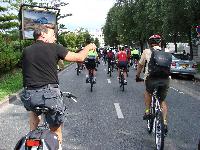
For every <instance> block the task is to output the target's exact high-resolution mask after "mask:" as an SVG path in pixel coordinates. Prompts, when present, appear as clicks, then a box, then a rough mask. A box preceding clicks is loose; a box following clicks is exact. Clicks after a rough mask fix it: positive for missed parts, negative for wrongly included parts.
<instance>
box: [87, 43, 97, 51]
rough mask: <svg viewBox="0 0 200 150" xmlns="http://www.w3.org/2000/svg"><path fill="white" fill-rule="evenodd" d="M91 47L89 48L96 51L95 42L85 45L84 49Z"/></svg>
mask: <svg viewBox="0 0 200 150" xmlns="http://www.w3.org/2000/svg"><path fill="white" fill-rule="evenodd" d="M85 48H86V49H89V50H91V49H92V50H95V51H96V48H97V47H96V45H95V44H94V43H91V44H88V45H87V46H85V47H84V49H85Z"/></svg>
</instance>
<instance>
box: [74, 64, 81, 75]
mask: <svg viewBox="0 0 200 150" xmlns="http://www.w3.org/2000/svg"><path fill="white" fill-rule="evenodd" d="M75 70H76V74H77V76H78V75H79V74H80V73H81V64H80V63H77V68H76V69H75Z"/></svg>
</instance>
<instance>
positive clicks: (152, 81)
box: [145, 77, 169, 101]
mask: <svg viewBox="0 0 200 150" xmlns="http://www.w3.org/2000/svg"><path fill="white" fill-rule="evenodd" d="M145 85H146V91H147V92H148V93H150V94H153V92H154V89H155V88H157V87H158V86H159V88H158V96H159V98H160V100H161V101H163V100H165V98H166V97H167V92H168V89H169V78H168V79H162V78H150V77H147V78H146V80H145Z"/></svg>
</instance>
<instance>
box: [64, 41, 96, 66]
mask: <svg viewBox="0 0 200 150" xmlns="http://www.w3.org/2000/svg"><path fill="white" fill-rule="evenodd" d="M91 49H96V46H95V44H89V45H87V46H86V47H84V49H83V50H82V51H80V52H79V53H74V52H70V51H68V53H67V55H66V56H65V58H64V60H66V61H76V62H83V61H84V59H85V58H86V57H87V55H88V52H89V50H91Z"/></svg>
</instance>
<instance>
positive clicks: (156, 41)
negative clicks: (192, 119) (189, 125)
mask: <svg viewBox="0 0 200 150" xmlns="http://www.w3.org/2000/svg"><path fill="white" fill-rule="evenodd" d="M148 44H149V46H150V48H154V49H155V50H162V49H161V36H160V35H152V36H151V37H150V38H149V39H148ZM151 54H152V51H151V50H150V49H145V50H144V51H143V53H142V56H141V58H140V60H139V63H138V68H137V74H136V81H137V80H139V79H140V73H141V71H142V68H143V67H144V65H145V62H147V65H146V68H145V74H144V80H145V85H146V90H145V92H144V103H145V106H146V108H145V113H144V116H143V119H144V120H146V119H148V118H149V117H150V113H149V112H150V110H149V109H150V105H151V96H152V93H153V90H154V85H156V84H157V83H158V82H162V83H163V84H164V86H163V87H162V88H161V89H160V94H159V95H160V98H161V107H162V111H163V119H164V128H165V134H167V132H168V128H167V111H168V108H167V103H166V101H165V98H166V96H167V91H168V88H169V78H162V77H150V76H149V73H148V63H149V62H150V58H151Z"/></svg>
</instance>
